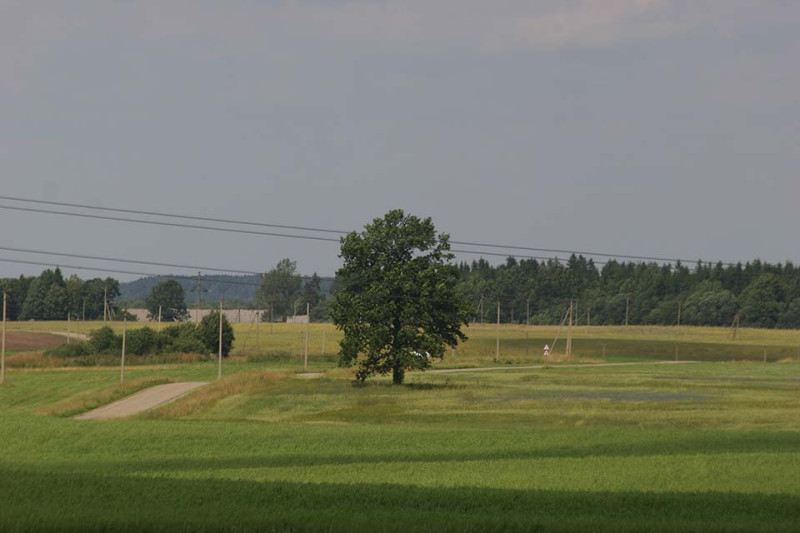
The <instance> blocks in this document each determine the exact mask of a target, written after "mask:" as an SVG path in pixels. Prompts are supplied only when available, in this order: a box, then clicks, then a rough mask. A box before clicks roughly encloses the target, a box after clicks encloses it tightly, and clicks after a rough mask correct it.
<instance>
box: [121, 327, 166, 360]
mask: <svg viewBox="0 0 800 533" xmlns="http://www.w3.org/2000/svg"><path fill="white" fill-rule="evenodd" d="M161 344H162V342H161V336H160V335H159V334H158V333H156V332H155V331H153V330H152V329H150V328H146V327H145V328H140V329H134V330H132V331H129V332H128V335H127V338H126V339H125V351H126V352H127V353H130V354H133V355H147V354H151V353H158V352H160V351H161V350H160V348H161Z"/></svg>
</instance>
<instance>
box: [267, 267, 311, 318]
mask: <svg viewBox="0 0 800 533" xmlns="http://www.w3.org/2000/svg"><path fill="white" fill-rule="evenodd" d="M296 270H297V263H295V262H294V261H292V260H291V259H288V258H287V259H281V260H280V261H279V262H278V264H277V265H276V266H275V268H273V269H272V270H270V271H269V272H267V273H266V274H264V278H263V279H262V281H261V287H260V288H259V290H258V294H257V295H256V301H257V303H258V305H259V306H260V307H262V308H267V307H272V312H273V313H274V315H275V316H282V317H285V316H288V315H289V314H291V313H293V312H294V303H295V300H296V298H297V296H298V292H299V291H300V285H301V283H302V278H301V277H300V276H299V275H297V273H296Z"/></svg>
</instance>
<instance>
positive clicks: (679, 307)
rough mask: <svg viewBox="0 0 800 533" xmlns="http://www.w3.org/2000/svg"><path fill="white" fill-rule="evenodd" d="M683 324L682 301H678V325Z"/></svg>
mask: <svg viewBox="0 0 800 533" xmlns="http://www.w3.org/2000/svg"><path fill="white" fill-rule="evenodd" d="M680 325H681V302H678V327H680Z"/></svg>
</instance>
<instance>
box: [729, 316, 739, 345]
mask: <svg viewBox="0 0 800 533" xmlns="http://www.w3.org/2000/svg"><path fill="white" fill-rule="evenodd" d="M732 327H733V336H732V337H731V340H734V341H735V340H736V333H737V332H738V331H739V314H738V313H737V314H736V316H735V317H733V326H732Z"/></svg>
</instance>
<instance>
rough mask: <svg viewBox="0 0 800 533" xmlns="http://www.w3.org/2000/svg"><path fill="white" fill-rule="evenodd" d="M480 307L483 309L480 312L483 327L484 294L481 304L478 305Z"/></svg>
mask: <svg viewBox="0 0 800 533" xmlns="http://www.w3.org/2000/svg"><path fill="white" fill-rule="evenodd" d="M478 307H480V309H481V311H480V313H481V325H483V294H481V303H480V304H478Z"/></svg>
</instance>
